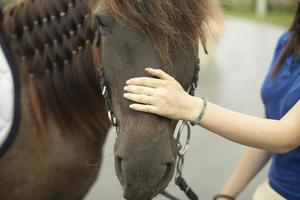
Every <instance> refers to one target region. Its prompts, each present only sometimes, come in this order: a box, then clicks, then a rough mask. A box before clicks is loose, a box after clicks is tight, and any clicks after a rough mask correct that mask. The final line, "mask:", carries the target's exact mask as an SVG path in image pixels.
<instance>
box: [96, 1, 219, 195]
mask: <svg viewBox="0 0 300 200" xmlns="http://www.w3.org/2000/svg"><path fill="white" fill-rule="evenodd" d="M215 11H216V10H215V7H214V5H213V4H212V2H211V1H207V0H187V1H182V0H151V1H144V0H140V1H137V0H127V1H122V0H106V1H105V0H102V1H99V2H98V5H97V7H96V9H95V11H94V15H95V18H96V21H97V24H98V29H99V30H100V34H99V35H100V40H99V46H100V52H101V65H102V69H103V75H102V79H105V84H104V87H103V88H104V90H106V89H107V88H108V89H109V90H108V92H107V91H106V92H104V93H108V95H107V94H106V95H104V96H105V101H106V102H107V104H108V105H109V106H107V107H108V110H109V113H110V118H111V121H112V124H114V125H115V126H116V132H117V138H116V143H115V146H114V152H115V170H116V174H117V177H118V179H119V181H120V183H121V185H122V187H123V190H124V197H125V198H126V199H129V200H149V199H152V198H153V197H155V196H156V195H157V194H158V193H160V192H161V191H163V190H164V189H165V188H166V187H167V185H168V184H169V182H170V180H171V179H172V177H173V174H174V171H175V163H176V155H177V152H178V151H179V148H180V147H179V146H178V145H177V142H176V140H175V139H174V137H173V133H174V130H175V127H176V124H177V121H175V120H170V119H166V118H163V117H160V116H156V115H152V114H146V113H139V112H134V111H132V110H130V108H129V104H130V102H129V101H127V100H125V99H124V98H123V93H124V92H123V87H124V85H125V83H126V80H128V79H129V78H132V77H140V76H148V75H147V73H146V72H145V70H144V69H145V67H149V66H150V67H153V68H159V69H163V70H164V71H166V72H168V73H169V74H171V75H172V76H173V77H175V78H176V79H177V80H178V81H179V82H180V83H181V85H182V86H183V87H184V88H185V89H186V90H188V89H189V88H190V86H191V85H192V84H193V83H194V82H195V79H196V78H195V76H197V74H198V72H199V71H198V70H199V68H198V46H199V38H200V41H201V43H202V46H203V48H204V49H205V50H206V40H207V37H208V34H207V31H206V30H207V27H209V21H210V20H212V19H213V16H215ZM145 103H146V102H145ZM168 109H172V108H168Z"/></svg>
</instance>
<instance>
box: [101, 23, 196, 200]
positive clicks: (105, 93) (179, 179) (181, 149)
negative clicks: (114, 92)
mask: <svg viewBox="0 0 300 200" xmlns="http://www.w3.org/2000/svg"><path fill="white" fill-rule="evenodd" d="M98 29H99V27H98ZM96 34H97V35H98V36H97V37H96V38H97V42H96V44H97V46H98V47H99V46H101V41H100V40H101V39H100V31H99V30H98V32H97V33H96ZM199 72H200V60H199V59H198V60H197V62H196V66H195V72H194V77H193V81H192V83H191V85H190V86H189V88H188V90H187V92H188V93H189V94H190V95H192V96H195V91H196V89H197V87H198V80H199ZM99 76H100V77H99V78H100V89H101V95H102V97H103V98H104V101H105V106H106V110H107V115H108V119H109V121H110V123H111V125H112V126H113V127H115V128H116V129H117V127H118V121H117V117H116V116H115V114H114V111H113V106H112V100H111V95H110V92H109V87H108V84H107V81H106V79H105V74H104V69H103V66H102V65H101V66H100V69H99ZM191 125H195V124H193V123H191V122H188V121H182V122H181V125H180V127H179V129H178V131H177V134H176V137H175V139H176V142H177V146H178V151H177V157H176V175H175V185H177V186H178V187H179V189H180V190H182V191H183V192H184V193H185V195H186V196H187V197H188V198H189V199H190V200H198V199H199V198H198V196H197V194H196V193H195V192H194V191H193V190H192V188H191V187H190V186H189V185H188V184H187V182H186V180H185V179H184V178H183V174H182V170H183V166H184V156H185V155H186V153H187V151H188V149H189V144H190V140H191ZM185 128H186V129H187V139H186V142H185V144H184V146H183V145H182V143H181V142H180V138H181V136H182V134H183V131H184V129H185ZM117 137H118V133H116V138H117ZM161 195H163V196H165V197H166V198H168V199H170V200H179V199H178V198H176V197H174V196H173V195H171V194H170V193H168V192H167V191H163V192H161Z"/></svg>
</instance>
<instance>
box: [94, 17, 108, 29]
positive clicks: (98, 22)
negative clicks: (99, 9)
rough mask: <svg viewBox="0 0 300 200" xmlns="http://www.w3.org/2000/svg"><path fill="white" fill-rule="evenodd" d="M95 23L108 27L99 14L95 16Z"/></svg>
mask: <svg viewBox="0 0 300 200" xmlns="http://www.w3.org/2000/svg"><path fill="white" fill-rule="evenodd" d="M95 24H96V26H98V27H106V26H105V24H104V23H103V22H102V20H101V18H100V17H99V16H95Z"/></svg>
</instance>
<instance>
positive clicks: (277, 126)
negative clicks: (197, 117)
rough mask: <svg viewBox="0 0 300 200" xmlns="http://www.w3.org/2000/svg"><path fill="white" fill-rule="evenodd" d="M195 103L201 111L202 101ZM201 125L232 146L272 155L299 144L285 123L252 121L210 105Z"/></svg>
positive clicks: (255, 118)
mask: <svg viewBox="0 0 300 200" xmlns="http://www.w3.org/2000/svg"><path fill="white" fill-rule="evenodd" d="M197 101H198V110H201V108H202V107H203V101H202V100H200V99H199V98H197ZM196 108H197V106H196ZM194 110H195V107H194ZM196 110H197V109H196ZM200 125H201V126H202V127H204V128H206V129H208V130H210V131H212V132H214V133H216V134H218V135H220V136H222V137H225V138H227V139H229V140H232V141H234V142H237V143H240V144H243V145H247V146H251V147H255V148H259V149H264V150H267V151H271V152H279V153H281V152H286V151H289V150H291V149H292V148H295V147H296V146H297V144H299V134H295V133H294V132H295V131H294V129H293V130H292V128H291V127H293V126H291V124H290V123H289V121H288V120H285V119H282V120H270V119H264V118H259V117H253V116H249V115H245V114H241V113H238V112H234V111H231V110H229V109H226V108H222V107H220V106H218V105H215V104H213V103H210V102H209V103H208V105H207V110H206V112H205V115H204V116H203V118H202V120H201V123H200Z"/></svg>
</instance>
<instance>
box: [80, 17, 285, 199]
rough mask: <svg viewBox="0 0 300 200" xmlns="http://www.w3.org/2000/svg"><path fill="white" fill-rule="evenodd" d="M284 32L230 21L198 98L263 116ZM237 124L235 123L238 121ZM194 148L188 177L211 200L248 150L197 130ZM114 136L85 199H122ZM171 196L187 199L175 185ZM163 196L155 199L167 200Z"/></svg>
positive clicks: (187, 167)
mask: <svg viewBox="0 0 300 200" xmlns="http://www.w3.org/2000/svg"><path fill="white" fill-rule="evenodd" d="M283 32H284V29H283V28H281V27H277V26H273V25H269V24H264V23H255V22H252V21H247V20H242V19H237V18H226V20H225V21H224V30H223V32H222V33H221V34H220V37H219V39H218V41H217V44H216V48H215V49H214V50H213V52H212V55H211V56H210V58H209V59H203V60H205V62H204V63H203V64H202V71H201V74H200V77H201V80H200V87H199V88H198V90H197V94H196V95H197V96H206V97H208V99H209V100H210V101H212V102H214V103H216V104H218V105H221V106H224V107H227V108H230V109H233V110H235V111H238V112H242V113H245V114H250V115H255V116H262V115H263V114H264V111H263V106H262V103H261V100H260V87H261V83H262V81H263V79H264V75H265V73H266V71H267V70H268V67H269V65H270V62H271V59H272V56H273V52H274V48H275V45H276V42H277V39H278V37H279V36H280V35H281V34H282V33H283ZM233 123H234V122H233ZM192 131H193V135H192V143H191V148H190V150H189V152H188V154H187V157H186V164H185V168H184V172H183V173H184V175H185V178H186V179H187V181H188V182H189V183H190V185H191V186H192V188H193V189H194V190H195V191H196V192H197V193H198V195H199V199H200V200H210V199H212V197H213V195H214V194H216V193H218V192H219V190H220V189H221V187H222V185H223V183H224V182H225V181H226V179H227V178H228V176H229V175H230V173H231V172H232V170H233V168H234V166H235V165H236V163H237V162H238V160H239V158H240V156H241V155H242V153H243V151H244V147H243V146H241V145H238V144H235V143H232V142H230V141H227V140H225V139H223V138H221V137H219V136H216V135H215V134H213V133H211V132H208V131H206V130H204V129H202V128H200V127H193V129H192ZM113 143H114V133H113V131H111V133H110V135H109V138H108V141H107V142H106V145H105V152H104V161H103V165H102V169H101V172H100V174H99V178H98V181H97V182H96V184H95V185H94V187H93V188H92V189H91V192H90V194H89V195H88V196H87V197H86V198H85V200H121V199H123V197H122V188H121V187H120V184H119V182H118V180H117V178H116V175H115V172H114V163H113ZM267 168H268V167H266V169H264V170H263V171H262V172H261V173H260V174H259V175H258V176H257V177H256V178H255V179H254V180H253V181H252V183H251V184H250V185H249V187H248V188H247V189H246V190H245V191H244V192H243V193H242V194H241V196H240V197H239V198H238V199H240V200H248V199H251V196H252V193H253V191H254V189H255V186H256V185H257V184H259V183H260V182H261V181H262V180H263V179H265V178H266V175H267ZM168 191H170V192H172V193H173V194H175V195H177V196H178V197H180V199H182V200H185V199H186V198H185V196H184V195H183V194H182V193H181V192H180V191H179V189H178V188H177V187H175V185H174V183H173V182H172V183H170V185H169V187H168ZM164 199H165V198H164V197H162V196H158V197H156V198H155V200H164Z"/></svg>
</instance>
